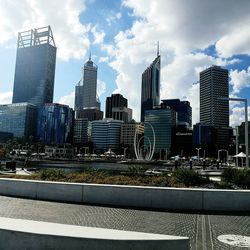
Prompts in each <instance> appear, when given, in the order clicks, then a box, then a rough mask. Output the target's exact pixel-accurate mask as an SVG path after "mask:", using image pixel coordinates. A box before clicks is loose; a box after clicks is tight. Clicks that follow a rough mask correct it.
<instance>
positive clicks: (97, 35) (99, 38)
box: [91, 26, 106, 44]
mask: <svg viewBox="0 0 250 250" xmlns="http://www.w3.org/2000/svg"><path fill="white" fill-rule="evenodd" d="M91 32H92V34H93V36H94V42H93V43H94V44H101V43H103V40H104V38H105V36H106V34H105V32H104V31H103V30H101V31H97V28H96V26H94V27H93V28H92V29H91Z"/></svg>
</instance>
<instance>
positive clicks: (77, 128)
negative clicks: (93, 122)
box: [73, 118, 89, 145]
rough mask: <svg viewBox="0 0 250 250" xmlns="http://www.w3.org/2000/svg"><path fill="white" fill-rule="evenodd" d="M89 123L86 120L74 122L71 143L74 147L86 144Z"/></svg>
mask: <svg viewBox="0 0 250 250" xmlns="http://www.w3.org/2000/svg"><path fill="white" fill-rule="evenodd" d="M88 126H89V121H88V119H86V118H83V119H75V120H74V134H73V143H74V144H75V145H84V144H86V143H88V139H89V138H88Z"/></svg>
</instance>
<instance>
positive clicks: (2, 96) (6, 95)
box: [0, 92, 12, 105]
mask: <svg viewBox="0 0 250 250" xmlns="http://www.w3.org/2000/svg"><path fill="white" fill-rule="evenodd" d="M10 103H12V92H0V105H1V104H10Z"/></svg>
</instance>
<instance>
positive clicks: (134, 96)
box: [102, 0, 250, 122]
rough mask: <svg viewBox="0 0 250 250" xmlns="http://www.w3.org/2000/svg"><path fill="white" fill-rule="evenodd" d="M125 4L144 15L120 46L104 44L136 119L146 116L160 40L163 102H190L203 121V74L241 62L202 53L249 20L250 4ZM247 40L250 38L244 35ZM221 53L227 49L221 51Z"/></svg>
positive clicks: (130, 0) (178, 0) (143, 0)
mask: <svg viewBox="0 0 250 250" xmlns="http://www.w3.org/2000/svg"><path fill="white" fill-rule="evenodd" d="M123 4H124V6H126V7H129V8H131V9H132V11H133V14H134V16H136V17H138V18H137V20H135V21H134V23H133V25H132V27H131V28H130V29H128V30H126V31H120V32H119V33H118V34H117V36H116V37H115V46H113V45H103V46H102V49H103V50H104V51H106V52H107V54H108V55H109V56H110V57H111V60H112V61H111V62H110V63H109V64H110V66H111V67H112V68H113V69H114V70H116V71H117V78H116V83H117V89H116V90H115V91H114V92H116V93H117V92H119V93H121V94H123V95H124V96H125V97H126V98H128V99H129V101H130V105H131V107H132V108H133V109H134V115H135V118H136V119H137V120H138V119H139V115H140V93H141V92H140V90H141V74H142V73H143V71H144V70H145V69H146V68H147V67H148V66H149V65H150V63H151V62H152V61H153V59H154V58H155V56H156V42H157V40H159V41H160V49H161V56H162V72H161V84H162V86H161V99H164V98H180V99H187V100H189V101H190V102H191V106H192V107H193V122H197V121H198V120H199V119H198V113H197V111H198V109H199V107H198V105H199V99H198V98H197V95H198V92H199V91H198V90H199V89H198V85H193V83H194V82H197V81H198V80H199V72H200V71H201V70H203V69H204V68H206V67H209V66H211V65H212V64H216V65H221V66H225V65H228V64H234V63H237V62H238V60H235V59H233V60H231V59H223V58H215V57H212V56H208V55H206V54H204V53H202V52H197V51H202V50H203V49H205V48H207V47H209V46H211V45H216V42H218V41H220V39H222V38H223V37H224V36H226V35H227V34H229V33H230V32H231V31H232V30H234V28H235V27H238V28H239V29H241V26H239V24H241V23H243V24H244V25H243V26H244V27H245V22H247V21H248V19H249V12H248V10H249V9H250V1H246V0H242V3H241V4H240V5H239V3H237V2H235V1H234V0H221V1H200V0H190V1H183V0H175V1H172V0H158V1H151V0H125V1H124V2H123ZM243 39H245V41H247V37H243ZM220 53H221V51H220Z"/></svg>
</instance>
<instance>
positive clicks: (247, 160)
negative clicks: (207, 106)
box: [218, 97, 249, 168]
mask: <svg viewBox="0 0 250 250" xmlns="http://www.w3.org/2000/svg"><path fill="white" fill-rule="evenodd" d="M218 100H226V101H236V102H244V104H245V145H246V168H248V167H249V153H248V111H247V99H246V98H231V97H230V98H227V97H219V98H218Z"/></svg>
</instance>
